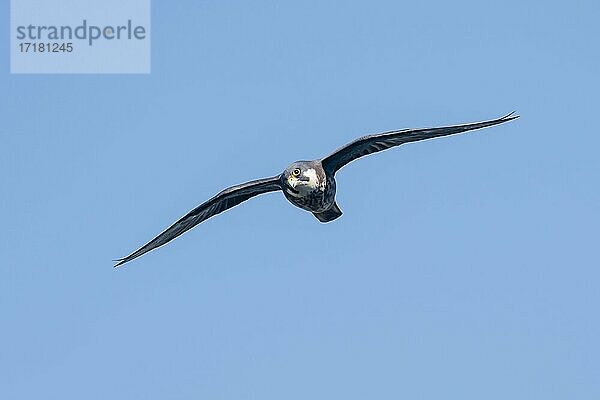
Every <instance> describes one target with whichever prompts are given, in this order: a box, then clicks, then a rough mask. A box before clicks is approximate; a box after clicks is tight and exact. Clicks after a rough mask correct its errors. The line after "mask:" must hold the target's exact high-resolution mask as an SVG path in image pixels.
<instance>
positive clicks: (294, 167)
mask: <svg viewBox="0 0 600 400" xmlns="http://www.w3.org/2000/svg"><path fill="white" fill-rule="evenodd" d="M281 177H282V180H283V184H284V185H285V190H286V191H287V193H289V194H291V195H292V196H300V195H301V194H302V193H306V192H309V191H313V190H315V189H317V187H318V186H319V177H318V174H317V171H316V166H315V165H313V162H311V161H296V162H295V163H293V164H291V165H290V166H289V167H287V168H286V169H285V171H283V174H282V175H281Z"/></svg>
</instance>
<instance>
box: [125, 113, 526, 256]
mask: <svg viewBox="0 0 600 400" xmlns="http://www.w3.org/2000/svg"><path fill="white" fill-rule="evenodd" d="M513 114H514V113H510V114H508V115H506V116H504V117H502V118H498V119H493V120H489V121H483V122H476V123H471V124H464V125H454V126H444V127H438V128H418V129H402V130H398V131H389V132H383V133H377V134H374V135H368V136H363V137H361V138H358V139H356V140H355V141H353V142H350V143H348V144H347V145H345V146H343V147H341V148H339V149H337V150H336V151H334V152H333V153H331V154H330V155H328V156H327V157H325V158H322V159H320V160H312V161H296V162H295V163H293V164H291V165H290V166H289V167H287V168H286V169H285V170H284V171H283V173H281V174H279V175H276V176H273V177H271V178H265V179H258V180H255V181H250V182H246V183H242V184H241V185H236V186H232V187H230V188H227V189H225V190H223V191H222V192H220V193H219V194H217V195H216V196H214V197H213V198H211V199H209V200H207V201H205V202H204V203H202V204H200V205H199V206H198V207H196V208H194V209H193V210H192V211H190V212H189V213H187V214H186V215H184V216H183V217H181V219H179V221H177V222H175V223H174V224H173V225H171V226H170V227H169V228H167V229H166V230H165V231H164V232H163V233H161V234H160V235H158V236H157V237H155V238H154V239H152V240H151V241H150V242H148V243H147V244H145V245H144V246H142V247H140V248H139V249H138V250H136V251H134V252H133V253H131V254H130V255H128V256H127V257H124V258H120V259H118V260H115V262H117V264H116V265H115V267H118V266H119V265H122V264H125V263H126V262H129V261H131V260H133V259H134V258H137V257H139V256H141V255H142V254H145V253H147V252H149V251H150V250H154V249H156V248H157V247H160V246H162V245H163V244H166V243H168V242H170V241H171V240H173V239H175V238H176V237H177V236H179V235H181V234H182V233H184V232H185V231H188V230H190V229H192V228H193V227H195V226H196V225H198V224H199V223H201V222H202V221H205V220H207V219H208V218H210V217H213V216H215V215H217V214H219V213H221V212H223V211H225V210H228V209H230V208H231V207H234V206H237V205H238V204H240V203H241V202H243V201H246V200H248V199H250V198H251V197H254V196H257V195H259V194H263V193H268V192H275V191H279V190H281V191H283V194H284V196H285V197H286V199H288V201H289V202H290V203H292V204H293V205H295V206H297V207H300V208H302V209H304V210H307V211H309V212H311V213H313V215H314V216H315V217H316V218H317V219H318V220H319V221H321V222H330V221H333V220H334V219H336V218H338V217H340V216H341V215H342V210H340V208H339V207H338V205H337V203H336V201H335V185H336V182H335V173H336V172H337V171H338V170H339V169H340V168H342V167H343V166H344V165H346V164H348V163H350V162H352V161H354V160H356V159H357V158H360V157H362V156H366V155H369V154H372V153H377V152H378V151H382V150H387V149H389V148H391V147H395V146H399V145H401V144H404V143H410V142H417V141H419V140H425V139H431V138H436V137H440V136H448V135H454V134H457V133H462V132H466V131H471V130H474V129H480V128H485V127H488V126H492V125H497V124H502V123H504V122H508V121H511V120H513V119H515V118H518V117H519V116H518V115H513Z"/></svg>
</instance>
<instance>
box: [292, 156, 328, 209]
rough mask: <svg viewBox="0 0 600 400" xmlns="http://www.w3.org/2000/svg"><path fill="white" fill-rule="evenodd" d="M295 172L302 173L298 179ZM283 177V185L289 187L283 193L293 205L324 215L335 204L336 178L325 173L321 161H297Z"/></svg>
mask: <svg viewBox="0 0 600 400" xmlns="http://www.w3.org/2000/svg"><path fill="white" fill-rule="evenodd" d="M294 171H300V173H299V175H298V176H297V177H294V176H293V173H294ZM281 176H282V184H283V185H285V186H287V187H286V188H285V189H284V190H283V193H284V195H285V197H286V198H287V199H288V200H289V201H290V203H292V204H293V205H295V206H297V207H300V208H302V209H304V210H306V211H310V212H313V213H322V212H324V211H327V210H329V209H330V208H331V207H332V206H333V203H335V178H334V177H333V175H331V174H329V175H328V174H327V173H326V172H325V170H324V169H323V166H322V165H321V161H320V160H313V161H296V162H295V163H293V164H292V165H290V166H289V167H288V168H286V170H285V171H283V174H282V175H281ZM287 181H289V182H290V183H289V185H286V182H287Z"/></svg>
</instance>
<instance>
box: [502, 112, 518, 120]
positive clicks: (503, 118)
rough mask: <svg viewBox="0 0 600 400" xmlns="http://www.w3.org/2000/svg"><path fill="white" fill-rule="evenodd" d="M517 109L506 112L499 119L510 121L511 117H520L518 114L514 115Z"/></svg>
mask: <svg viewBox="0 0 600 400" xmlns="http://www.w3.org/2000/svg"><path fill="white" fill-rule="evenodd" d="M516 112H517V111H516V110H515V111H512V112H510V113H508V114H506V115H505V116H504V117H502V118H500V120H502V121H512V120H513V119H517V118H519V117H520V115H515V113H516Z"/></svg>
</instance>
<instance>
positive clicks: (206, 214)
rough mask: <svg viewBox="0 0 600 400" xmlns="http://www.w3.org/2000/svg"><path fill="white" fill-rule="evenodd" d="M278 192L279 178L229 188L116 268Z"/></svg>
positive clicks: (194, 210) (123, 259)
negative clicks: (259, 197)
mask: <svg viewBox="0 0 600 400" xmlns="http://www.w3.org/2000/svg"><path fill="white" fill-rule="evenodd" d="M276 190H281V184H280V183H279V176H274V177H272V178H265V179H258V180H255V181H250V182H246V183H242V184H241V185H237V186H232V187H230V188H227V189H225V190H223V191H222V192H220V193H219V194H217V195H216V196H215V197H213V198H212V199H210V200H208V201H206V202H204V203H202V204H200V205H199V206H198V207H196V208H194V209H193V210H192V211H190V212H189V213H187V214H186V215H184V216H183V217H181V219H180V220H179V221H177V222H175V223H174V224H173V225H171V226H170V227H169V228H167V229H166V230H165V231H164V232H163V233H161V234H160V235H158V236H157V237H155V238H154V239H152V240H151V241H150V242H148V243H147V244H145V245H144V246H142V247H140V248H139V249H138V250H136V251H134V252H133V253H131V254H130V255H128V256H127V257H124V258H120V259H118V260H114V261H117V264H116V265H115V267H118V266H119V265H122V264H124V263H126V262H128V261H131V260H133V259H134V258H137V257H139V256H141V255H142V254H145V253H147V252H149V251H150V250H153V249H155V248H157V247H160V246H162V245H163V244H165V243H168V242H170V241H171V240H173V239H175V238H176V237H177V236H179V235H181V234H182V233H184V232H185V231H188V230H190V229H192V228H193V227H194V226H196V225H198V224H199V223H200V222H202V221H204V220H207V219H208V218H210V217H212V216H214V215H217V214H219V213H221V212H223V211H225V210H227V209H229V208H231V207H234V206H237V205H238V204H240V203H241V202H243V201H246V200H248V199H249V198H251V197H254V196H257V195H259V194H262V193H267V192H274V191H276Z"/></svg>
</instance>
